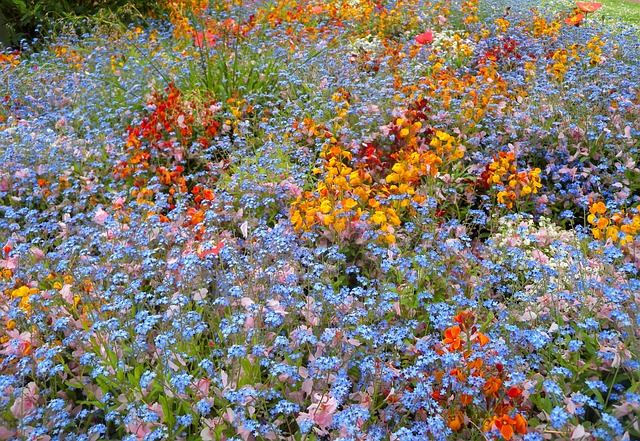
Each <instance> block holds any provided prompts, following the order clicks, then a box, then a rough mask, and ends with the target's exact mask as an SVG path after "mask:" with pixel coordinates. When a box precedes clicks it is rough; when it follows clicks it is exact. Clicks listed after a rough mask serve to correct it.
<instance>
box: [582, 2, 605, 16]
mask: <svg viewBox="0 0 640 441" xmlns="http://www.w3.org/2000/svg"><path fill="white" fill-rule="evenodd" d="M576 6H577V7H578V9H580V10H581V11H582V12H586V13H591V12H596V11H597V10H598V9H600V8H601V7H602V3H598V2H589V3H587V2H576Z"/></svg>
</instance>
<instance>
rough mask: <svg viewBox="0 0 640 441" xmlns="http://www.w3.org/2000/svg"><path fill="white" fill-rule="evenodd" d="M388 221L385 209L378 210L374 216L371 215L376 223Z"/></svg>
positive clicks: (372, 220)
mask: <svg viewBox="0 0 640 441" xmlns="http://www.w3.org/2000/svg"><path fill="white" fill-rule="evenodd" d="M386 221H387V216H385V214H384V212H383V211H376V212H375V213H374V214H373V216H371V222H374V223H376V224H382V223H384V222H386Z"/></svg>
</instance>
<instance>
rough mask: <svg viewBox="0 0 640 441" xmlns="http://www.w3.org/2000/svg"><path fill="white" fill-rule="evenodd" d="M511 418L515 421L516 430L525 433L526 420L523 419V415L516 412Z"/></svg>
mask: <svg viewBox="0 0 640 441" xmlns="http://www.w3.org/2000/svg"><path fill="white" fill-rule="evenodd" d="M513 419H514V420H515V422H516V424H515V425H516V430H517V431H518V432H520V433H522V434H525V433H527V426H528V423H527V420H526V419H525V417H523V416H522V415H520V414H519V413H517V414H516V416H515V417H513Z"/></svg>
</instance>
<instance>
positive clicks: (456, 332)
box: [442, 326, 462, 352]
mask: <svg viewBox="0 0 640 441" xmlns="http://www.w3.org/2000/svg"><path fill="white" fill-rule="evenodd" d="M442 344H443V345H445V346H447V345H448V346H449V352H453V351H457V350H458V349H460V347H461V346H462V340H460V326H452V327H451V328H449V329H446V330H445V331H444V340H443V341H442Z"/></svg>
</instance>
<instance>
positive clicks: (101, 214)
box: [93, 208, 109, 225]
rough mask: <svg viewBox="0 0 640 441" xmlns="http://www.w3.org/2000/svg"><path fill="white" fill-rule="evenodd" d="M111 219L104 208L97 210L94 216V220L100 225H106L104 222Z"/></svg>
mask: <svg viewBox="0 0 640 441" xmlns="http://www.w3.org/2000/svg"><path fill="white" fill-rule="evenodd" d="M108 217H109V213H107V212H106V211H104V210H103V209H102V208H98V209H97V210H96V214H95V215H94V217H93V219H94V220H95V221H96V222H97V223H98V224H99V225H104V221H106V220H107V218H108Z"/></svg>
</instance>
